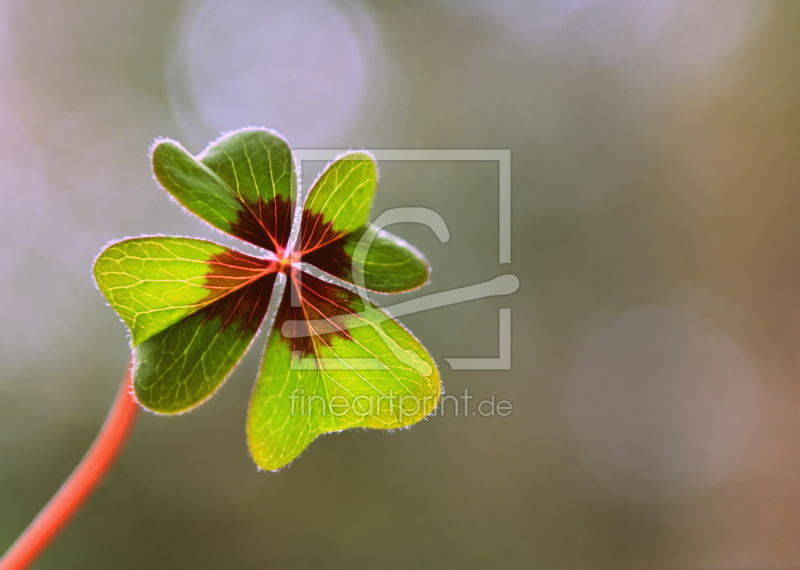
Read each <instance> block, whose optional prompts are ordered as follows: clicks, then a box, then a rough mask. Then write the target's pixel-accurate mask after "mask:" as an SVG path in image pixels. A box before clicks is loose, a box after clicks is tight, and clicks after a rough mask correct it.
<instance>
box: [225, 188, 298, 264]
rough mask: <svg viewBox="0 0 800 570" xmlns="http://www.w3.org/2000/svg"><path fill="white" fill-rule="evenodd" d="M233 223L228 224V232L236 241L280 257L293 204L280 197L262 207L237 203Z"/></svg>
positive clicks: (289, 223)
mask: <svg viewBox="0 0 800 570" xmlns="http://www.w3.org/2000/svg"><path fill="white" fill-rule="evenodd" d="M241 205H242V206H241V209H240V210H239V215H238V216H237V217H236V220H234V221H233V222H231V230H230V233H231V234H232V235H234V236H236V237H238V238H239V239H242V240H244V241H247V242H250V243H252V244H253V245H257V246H258V247H262V248H264V249H267V250H269V251H271V252H273V253H277V254H279V255H280V254H282V253H283V249H284V248H285V247H286V245H287V243H288V242H289V234H290V233H291V232H292V217H293V216H294V205H293V203H292V201H291V200H286V199H285V198H284V197H283V196H281V195H278V196H275V198H273V199H272V200H270V201H269V202H267V203H266V204H265V203H264V202H262V201H260V200H259V201H258V203H256V204H250V203H246V202H241Z"/></svg>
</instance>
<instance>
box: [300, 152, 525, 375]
mask: <svg viewBox="0 0 800 570" xmlns="http://www.w3.org/2000/svg"><path fill="white" fill-rule="evenodd" d="M293 152H294V155H295V157H297V160H298V161H299V163H300V165H302V163H303V161H330V160H333V159H335V158H336V157H337V156H338V155H340V154H342V153H343V152H346V150H344V149H341V150H337V149H293ZM370 152H371V153H372V154H373V155H374V156H375V159H376V160H377V161H378V164H380V163H381V162H385V161H396V162H417V161H427V162H431V161H465V162H497V163H498V194H499V201H498V206H499V208H498V209H499V236H498V238H499V239H498V249H499V251H498V262H499V263H500V264H505V263H511V150H510V149H382V150H372V151H370ZM499 321H500V323H499V324H500V329H499V350H500V354H499V356H498V357H497V358H445V360H446V361H447V363H448V364H449V365H450V368H451V369H453V370H510V369H511V309H510V308H501V309H500V310H499Z"/></svg>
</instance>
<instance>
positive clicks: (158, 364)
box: [94, 128, 440, 470]
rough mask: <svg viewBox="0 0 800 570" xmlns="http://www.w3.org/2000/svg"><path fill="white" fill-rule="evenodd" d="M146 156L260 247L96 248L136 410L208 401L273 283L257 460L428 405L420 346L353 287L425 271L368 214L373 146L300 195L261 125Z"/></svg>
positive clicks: (411, 419) (140, 242)
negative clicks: (123, 333) (127, 348)
mask: <svg viewBox="0 0 800 570" xmlns="http://www.w3.org/2000/svg"><path fill="white" fill-rule="evenodd" d="M152 162H153V171H154V173H155V176H156V179H157V180H158V182H159V183H160V184H161V186H163V187H164V189H165V190H166V191H167V192H169V193H170V194H171V195H172V196H173V197H174V198H175V199H176V200H177V201H178V202H179V203H180V204H181V205H182V206H184V207H185V208H186V209H187V210H188V211H189V212H191V213H193V214H195V215H197V216H198V217H199V218H201V219H202V220H204V221H205V222H207V223H209V224H210V225H212V226H214V227H215V228H217V229H219V230H221V231H223V232H225V233H227V234H230V235H231V236H234V237H236V238H239V239H240V240H243V241H246V242H249V243H250V244H253V245H255V246H257V247H259V248H261V249H262V250H263V255H261V256H253V255H249V254H245V253H243V252H240V251H236V250H235V249H231V248H228V247H225V246H222V245H219V244H216V243H213V242H210V241H205V240H200V239H191V238H185V237H165V236H146V237H137V238H130V239H125V240H122V241H118V242H115V243H112V244H110V245H109V246H107V247H106V248H105V249H104V250H103V251H102V252H101V254H100V255H99V256H98V258H97V260H96V261H95V265H94V275H95V280H96V283H97V286H98V288H99V289H100V291H101V292H102V293H103V295H104V296H105V297H106V299H107V300H108V302H109V303H110V304H111V306H112V308H114V310H115V311H116V312H117V313H118V314H119V316H120V317H121V318H122V320H123V321H124V322H125V324H126V325H127V326H128V328H129V329H130V335H131V344H132V346H133V358H134V362H135V365H134V366H135V367H134V372H133V385H134V393H135V396H136V399H137V400H138V402H139V403H140V404H141V405H142V406H143V407H145V408H146V409H148V410H151V411H153V412H156V413H159V414H176V413H180V412H184V411H186V410H189V409H192V408H194V407H195V406H197V405H199V404H200V403H202V402H203V401H205V400H206V399H208V398H209V397H210V396H211V395H212V394H213V393H214V392H215V391H216V390H217V388H219V386H220V385H221V384H222V382H224V380H225V379H226V377H227V376H229V375H230V372H231V370H232V369H233V368H234V366H235V365H236V364H237V363H238V362H239V360H241V358H242V356H243V355H244V353H245V351H246V350H247V348H248V347H249V346H250V344H251V343H252V341H253V339H254V337H255V336H256V333H257V332H258V330H259V328H260V327H261V325H262V323H263V322H265V317H266V315H267V312H268V308H269V306H270V301H271V300H272V298H273V296H275V295H276V291H280V290H281V288H280V287H279V286H277V285H278V284H279V283H285V285H284V287H283V297H282V298H281V299H279V300H277V299H276V301H275V302H276V303H277V312H276V315H275V318H274V322H273V323H270V324H271V325H272V327H271V330H270V331H269V335H268V338H267V345H266V350H265V351H264V355H263V359H262V363H261V367H260V372H259V375H258V380H257V382H256V386H255V390H254V391H253V394H252V397H251V400H250V408H249V412H248V418H247V438H248V444H249V447H250V453H251V454H252V457H253V460H254V461H255V462H256V464H257V465H258V466H259V467H261V468H263V469H271V470H274V469H279V468H280V467H283V466H284V465H286V464H288V463H289V462H291V461H292V460H293V459H294V458H295V457H297V456H298V455H299V454H300V453H301V452H302V451H303V450H304V449H305V448H306V447H307V446H308V445H309V444H310V443H311V441H313V440H314V439H315V438H316V437H317V436H318V435H321V434H323V433H327V432H334V431H340V430H344V429H349V428H355V427H364V428H378V429H390V428H398V427H403V426H408V425H411V424H413V423H415V422H417V421H419V420H420V419H422V418H423V417H425V416H426V415H428V414H429V413H430V412H431V411H432V410H433V409H434V407H435V406H436V404H437V402H438V398H439V392H440V381H439V374H438V371H437V369H436V365H435V364H434V362H433V360H432V359H431V356H430V355H429V354H428V352H427V351H426V350H425V349H424V348H423V347H422V345H421V344H420V343H419V341H417V339H416V338H414V336H413V335H412V334H411V333H410V332H409V331H408V330H406V329H405V328H404V327H403V326H402V325H401V324H399V323H398V322H397V321H395V320H394V319H392V318H391V317H390V316H389V315H388V314H387V313H386V312H385V311H383V310H381V309H380V308H379V307H377V306H376V305H374V303H372V302H371V301H370V300H369V299H368V298H367V297H366V296H365V295H364V292H365V290H370V291H375V292H381V293H397V292H402V291H409V290H412V289H415V288H417V287H420V286H422V285H424V284H425V282H426V281H427V280H428V274H429V266H428V263H427V261H426V260H425V258H424V257H423V256H422V255H421V254H420V253H419V252H417V251H416V250H414V249H413V248H411V247H410V246H408V245H407V244H406V243H405V242H403V241H402V240H400V239H399V238H397V237H394V236H392V235H391V234H389V233H387V232H385V231H383V230H378V229H375V228H373V227H372V226H370V224H369V219H368V216H369V211H370V207H371V204H372V199H373V196H374V194H375V186H376V183H377V179H378V172H377V165H376V163H375V160H374V158H373V157H372V156H371V155H370V154H368V153H365V152H348V153H346V154H344V155H342V156H340V157H339V158H337V159H336V160H334V161H333V162H331V163H330V164H328V166H327V167H326V168H325V170H324V171H323V172H322V174H321V175H320V176H319V177H318V178H317V180H316V181H315V182H314V184H313V185H312V187H311V189H310V191H309V192H308V196H307V198H306V199H305V201H304V202H303V203H300V202H299V201H298V182H297V175H296V165H295V162H294V159H293V156H292V151H291V149H290V148H289V145H288V143H287V142H286V141H285V140H284V139H283V138H282V137H281V136H280V135H278V134H277V133H275V132H273V131H270V130H267V129H256V128H249V129H243V130H239V131H235V132H233V133H230V134H227V135H225V136H223V137H221V138H220V139H218V140H217V141H215V142H213V143H212V144H211V145H209V146H208V148H206V149H205V150H204V151H203V152H202V153H201V154H199V155H198V156H196V157H195V156H192V155H191V154H190V153H188V152H187V151H186V150H184V148H183V147H181V145H179V144H178V143H176V142H174V141H170V140H159V141H157V142H156V144H155V145H154V147H153V150H152ZM296 209H299V210H300V211H299V212H296ZM293 222H294V223H299V224H300V226H299V230H296V231H295V232H292V225H293ZM290 238H292V239H290ZM364 244H367V245H368V246H369V247H362V246H363V245H364ZM306 264H308V265H313V266H315V267H316V268H317V269H318V270H320V271H321V272H322V274H324V275H326V276H327V277H326V278H320V277H315V276H314V275H312V274H311V273H309V272H308V271H306V269H305V267H306ZM317 275H320V273H317ZM347 284H350V285H356V287H351V286H348V285H347Z"/></svg>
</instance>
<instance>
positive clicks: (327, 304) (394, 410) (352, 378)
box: [247, 274, 440, 470]
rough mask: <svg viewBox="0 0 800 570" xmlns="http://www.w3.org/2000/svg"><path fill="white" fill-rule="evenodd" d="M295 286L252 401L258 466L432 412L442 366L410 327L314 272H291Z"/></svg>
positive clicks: (274, 465) (251, 436) (251, 433)
mask: <svg viewBox="0 0 800 570" xmlns="http://www.w3.org/2000/svg"><path fill="white" fill-rule="evenodd" d="M287 288H291V289H292V290H293V294H289V291H287V294H286V295H285V296H284V299H283V301H282V303H281V306H280V308H279V311H278V315H277V317H276V325H275V328H274V330H273V331H272V334H271V335H270V337H269V340H268V344H267V350H266V352H265V354H264V359H263V361H262V365H261V371H260V374H259V378H258V382H257V384H256V389H255V391H254V392H253V395H252V398H251V401H250V411H249V415H248V423H247V433H248V442H249V445H250V453H251V455H252V457H253V460H254V461H255V462H256V463H257V464H258V465H259V466H260V467H262V468H263V469H270V470H274V469H279V468H280V467H283V466H284V465H286V464H287V463H289V462H290V461H292V460H293V459H294V458H295V457H297V456H298V455H299V454H300V453H301V452H302V451H303V450H304V449H305V448H306V447H307V446H308V444H309V443H311V441H313V440H314V439H315V438H316V437H317V436H319V435H321V434H323V433H328V432H334V431H340V430H343V429H349V428H355V427H364V428H375V429H392V428H398V427H403V426H408V425H411V424H413V423H415V422H417V421H419V420H420V419H422V418H424V417H425V416H426V415H428V414H429V413H430V412H431V411H432V410H433V409H434V407H435V406H436V403H437V402H438V399H439V392H440V384H439V373H438V370H437V369H436V366H435V364H434V363H433V360H432V359H431V357H430V355H429V354H428V353H427V351H426V350H425V349H424V348H423V347H422V345H421V344H420V343H419V341H417V339H415V338H414V337H413V336H412V335H411V333H409V332H408V331H407V330H406V329H405V328H403V326H402V325H400V324H399V323H397V322H396V321H394V320H392V319H391V318H390V317H389V315H388V314H386V313H385V312H384V311H382V310H380V309H378V308H375V307H373V306H371V305H369V304H364V303H363V301H362V299H361V298H360V297H359V296H358V295H356V294H354V293H352V292H350V291H347V290H345V289H342V288H341V287H338V286H336V285H334V284H332V283H327V282H325V281H321V280H319V279H316V278H314V277H311V276H310V275H306V274H303V275H302V276H300V275H299V274H295V275H293V276H292V278H291V280H290V284H289V285H287ZM293 298H295V299H298V300H299V301H300V304H299V306H297V307H293V306H292V299H293ZM283 333H286V334H288V336H284V334H283Z"/></svg>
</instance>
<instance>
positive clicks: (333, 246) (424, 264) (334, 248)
mask: <svg viewBox="0 0 800 570" xmlns="http://www.w3.org/2000/svg"><path fill="white" fill-rule="evenodd" d="M359 244H360V245H359ZM302 260H303V261H304V262H306V263H310V264H311V265H313V266H315V267H317V268H318V269H321V270H323V271H325V272H326V273H328V274H330V275H333V276H334V277H338V278H339V279H342V280H344V281H347V282H348V283H352V284H357V285H359V286H362V287H364V288H365V289H368V290H370V291H377V292H379V293H402V292H403V291H411V290H412V289H416V288H418V287H422V286H423V285H425V283H427V281H428V276H429V275H430V266H429V265H428V261H427V260H426V259H425V257H424V256H423V255H422V254H421V253H420V252H419V251H417V250H416V249H414V248H413V247H411V246H410V245H408V244H407V243H406V242H405V241H403V240H402V239H400V238H399V237H397V236H394V235H392V234H390V233H389V232H387V231H384V230H380V231H377V232H376V231H375V229H374V228H373V227H372V226H367V227H366V228H360V229H359V230H357V231H355V232H352V233H349V234H346V235H344V236H343V237H341V238H339V239H338V240H336V241H334V242H331V243H329V244H328V245H326V246H324V247H321V248H319V249H315V250H313V251H311V252H310V253H307V254H305V255H304V256H303V258H302ZM354 270H355V274H354ZM359 271H360V272H361V277H360V280H359V279H356V277H359Z"/></svg>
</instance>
